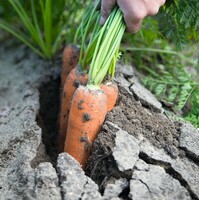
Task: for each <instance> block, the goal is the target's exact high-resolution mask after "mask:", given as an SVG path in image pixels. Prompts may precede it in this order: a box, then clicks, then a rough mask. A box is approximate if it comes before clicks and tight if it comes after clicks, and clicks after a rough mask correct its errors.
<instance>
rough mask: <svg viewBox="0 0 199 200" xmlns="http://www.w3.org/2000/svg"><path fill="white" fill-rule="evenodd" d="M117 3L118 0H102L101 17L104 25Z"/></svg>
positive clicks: (101, 22)
mask: <svg viewBox="0 0 199 200" xmlns="http://www.w3.org/2000/svg"><path fill="white" fill-rule="evenodd" d="M115 4H116V0H101V19H100V24H101V25H103V24H104V23H105V21H106V19H107V18H108V16H109V14H110V13H111V11H112V9H113V8H114V6H115Z"/></svg>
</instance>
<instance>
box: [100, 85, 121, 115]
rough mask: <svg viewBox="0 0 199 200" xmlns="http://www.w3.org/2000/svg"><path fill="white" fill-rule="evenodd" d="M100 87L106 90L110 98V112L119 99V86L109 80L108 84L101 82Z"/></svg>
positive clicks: (108, 108) (108, 106)
mask: <svg viewBox="0 0 199 200" xmlns="http://www.w3.org/2000/svg"><path fill="white" fill-rule="evenodd" d="M100 88H101V89H102V90H103V91H104V92H105V94H106V95H107V98H108V105H107V111H108V112H110V111H111V110H112V109H113V108H114V106H115V103H116V101H117V98H118V87H117V84H116V83H114V82H107V83H106V84H101V86H100Z"/></svg>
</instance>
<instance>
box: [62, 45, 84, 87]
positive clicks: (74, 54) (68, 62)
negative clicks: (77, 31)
mask: <svg viewBox="0 0 199 200" xmlns="http://www.w3.org/2000/svg"><path fill="white" fill-rule="evenodd" d="M79 53H80V50H79V48H78V47H77V46H75V45H73V44H70V45H67V46H66V47H65V48H64V52H63V56H62V73H61V88H63V87H64V83H65V81H66V77H67V76H68V74H69V73H70V71H71V70H72V69H73V68H74V67H76V65H77V64H78V60H79Z"/></svg>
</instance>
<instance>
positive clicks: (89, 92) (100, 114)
mask: <svg viewBox="0 0 199 200" xmlns="http://www.w3.org/2000/svg"><path fill="white" fill-rule="evenodd" d="M80 105H81V106H80ZM106 113H107V96H106V94H105V93H104V92H103V91H102V90H99V89H98V90H96V89H89V88H86V87H84V86H80V87H79V88H78V89H77V90H76V92H75V94H74V96H73V100H72V103H71V110H70V114H69V121H68V129H67V135H66V141H65V147H64V151H65V152H67V153H69V154H70V155H71V156H73V157H74V158H75V159H76V160H77V161H78V162H79V163H80V165H81V166H82V168H83V169H85V167H86V164H87V160H88V158H89V156H90V150H91V146H92V143H93V141H94V140H95V139H96V137H97V134H98V133H99V131H100V128H101V126H102V124H103V122H104V120H105V116H106Z"/></svg>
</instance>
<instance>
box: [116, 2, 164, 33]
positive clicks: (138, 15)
mask: <svg viewBox="0 0 199 200" xmlns="http://www.w3.org/2000/svg"><path fill="white" fill-rule="evenodd" d="M164 3H165V0H117V4H118V6H119V7H120V9H121V11H122V12H123V16H124V21H125V23H126V26H127V31H129V32H130V33H136V32H137V31H139V29H140V28H141V25H142V21H143V19H144V18H145V17H146V16H149V15H150V16H151V15H155V14H157V13H158V11H159V8H160V6H162V5H163V4H164Z"/></svg>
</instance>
